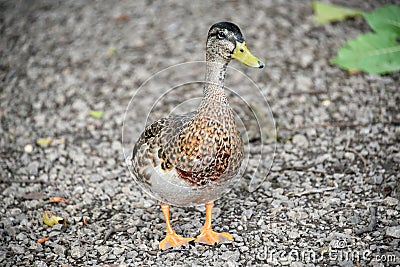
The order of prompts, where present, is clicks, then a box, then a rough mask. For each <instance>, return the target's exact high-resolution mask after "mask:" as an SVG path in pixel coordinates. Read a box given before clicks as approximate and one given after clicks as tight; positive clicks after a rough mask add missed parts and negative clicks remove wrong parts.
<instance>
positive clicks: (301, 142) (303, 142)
mask: <svg viewBox="0 0 400 267" xmlns="http://www.w3.org/2000/svg"><path fill="white" fill-rule="evenodd" d="M292 142H293V144H294V145H296V146H299V147H308V140H307V137H305V136H304V135H302V134H296V135H295V136H293V139H292Z"/></svg>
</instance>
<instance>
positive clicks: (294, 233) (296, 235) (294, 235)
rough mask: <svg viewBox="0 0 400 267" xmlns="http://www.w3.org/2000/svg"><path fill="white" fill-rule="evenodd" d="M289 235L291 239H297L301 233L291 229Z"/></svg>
mask: <svg viewBox="0 0 400 267" xmlns="http://www.w3.org/2000/svg"><path fill="white" fill-rule="evenodd" d="M288 236H289V238H290V239H296V238H298V237H300V234H299V232H297V231H291V232H289V234H288Z"/></svg>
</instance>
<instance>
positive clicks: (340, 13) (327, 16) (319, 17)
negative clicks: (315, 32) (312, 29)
mask: <svg viewBox="0 0 400 267" xmlns="http://www.w3.org/2000/svg"><path fill="white" fill-rule="evenodd" d="M311 7H312V9H313V10H314V13H315V18H314V20H315V21H316V22H317V23H320V24H325V23H328V22H333V21H342V20H344V19H347V18H353V17H356V16H360V15H362V13H363V12H362V11H360V10H357V9H350V8H345V7H341V6H337V5H332V4H329V3H323V2H319V1H314V2H312V4H311Z"/></svg>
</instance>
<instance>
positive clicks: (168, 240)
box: [159, 231, 194, 250]
mask: <svg viewBox="0 0 400 267" xmlns="http://www.w3.org/2000/svg"><path fill="white" fill-rule="evenodd" d="M192 240H194V238H191V237H189V238H187V237H182V236H180V235H177V234H176V232H175V231H173V232H172V233H169V234H167V236H166V237H165V238H164V239H163V240H162V241H161V242H160V245H159V247H160V249H161V250H166V249H169V248H171V247H181V246H184V245H186V244H187V243H189V242H190V241H192Z"/></svg>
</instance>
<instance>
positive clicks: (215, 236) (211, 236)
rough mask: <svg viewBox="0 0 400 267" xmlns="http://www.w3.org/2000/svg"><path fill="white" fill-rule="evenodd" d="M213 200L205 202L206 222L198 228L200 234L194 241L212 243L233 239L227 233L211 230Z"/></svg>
mask: <svg viewBox="0 0 400 267" xmlns="http://www.w3.org/2000/svg"><path fill="white" fill-rule="evenodd" d="M213 206H214V201H210V202H208V203H207V204H206V222H205V223H204V225H203V227H202V228H201V230H200V235H199V236H197V238H196V240H195V242H199V243H203V244H207V245H214V243H220V242H224V241H233V237H232V236H231V235H230V234H229V233H217V232H214V231H213V230H212V227H211V216H212V208H213Z"/></svg>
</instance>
